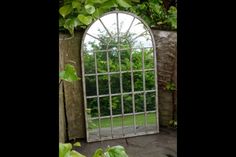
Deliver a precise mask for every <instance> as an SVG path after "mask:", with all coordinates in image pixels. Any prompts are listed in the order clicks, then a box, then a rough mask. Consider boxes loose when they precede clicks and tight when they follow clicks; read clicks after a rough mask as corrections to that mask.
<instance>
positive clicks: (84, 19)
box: [78, 14, 92, 25]
mask: <svg viewBox="0 0 236 157" xmlns="http://www.w3.org/2000/svg"><path fill="white" fill-rule="evenodd" d="M78 19H79V20H80V21H81V22H82V23H83V24H85V25H89V24H90V23H91V22H92V17H91V16H85V15H83V14H80V15H78Z"/></svg>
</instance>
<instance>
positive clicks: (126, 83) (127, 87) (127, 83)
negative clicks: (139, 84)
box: [122, 72, 132, 93]
mask: <svg viewBox="0 0 236 157" xmlns="http://www.w3.org/2000/svg"><path fill="white" fill-rule="evenodd" d="M122 83H123V92H124V93H125V92H131V91H132V89H131V74H130V73H128V72H127V73H123V75H122Z"/></svg>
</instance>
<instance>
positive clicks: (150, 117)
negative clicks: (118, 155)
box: [89, 113, 156, 129]
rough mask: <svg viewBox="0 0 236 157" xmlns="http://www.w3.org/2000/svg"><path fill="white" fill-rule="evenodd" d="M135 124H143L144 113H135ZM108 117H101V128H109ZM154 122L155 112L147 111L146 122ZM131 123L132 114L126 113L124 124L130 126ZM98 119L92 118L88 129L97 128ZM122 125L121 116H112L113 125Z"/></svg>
mask: <svg viewBox="0 0 236 157" xmlns="http://www.w3.org/2000/svg"><path fill="white" fill-rule="evenodd" d="M135 118H136V126H144V125H145V118H144V114H140V115H136V116H135ZM110 121H111V120H110V118H104V119H101V128H109V127H110V125H111V124H110ZM155 123H156V113H148V114H147V124H148V125H150V124H155ZM132 125H133V116H132V115H128V116H125V117H124V126H132ZM98 126H99V125H98V119H95V120H92V121H90V123H89V128H90V129H96V128H98ZM119 126H122V117H114V118H113V127H119Z"/></svg>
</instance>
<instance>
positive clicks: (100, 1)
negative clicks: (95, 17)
mask: <svg viewBox="0 0 236 157" xmlns="http://www.w3.org/2000/svg"><path fill="white" fill-rule="evenodd" d="M106 1H109V0H87V2H86V4H103V3H104V2H106Z"/></svg>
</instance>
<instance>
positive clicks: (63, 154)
mask: <svg viewBox="0 0 236 157" xmlns="http://www.w3.org/2000/svg"><path fill="white" fill-rule="evenodd" d="M73 145H74V146H78V147H80V146H81V145H80V143H79V142H76V143H75V144H73ZM59 157H85V156H84V155H82V154H80V153H79V152H78V151H75V150H72V144H71V143H59ZM92 157H128V155H127V154H126V152H125V149H124V147H123V146H120V145H117V146H112V147H110V146H108V147H107V149H106V150H105V151H104V150H103V149H101V148H98V149H97V150H96V151H95V152H94V153H93V156H92Z"/></svg>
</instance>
